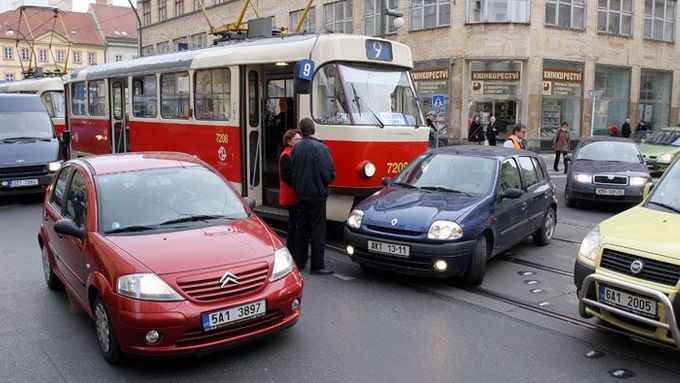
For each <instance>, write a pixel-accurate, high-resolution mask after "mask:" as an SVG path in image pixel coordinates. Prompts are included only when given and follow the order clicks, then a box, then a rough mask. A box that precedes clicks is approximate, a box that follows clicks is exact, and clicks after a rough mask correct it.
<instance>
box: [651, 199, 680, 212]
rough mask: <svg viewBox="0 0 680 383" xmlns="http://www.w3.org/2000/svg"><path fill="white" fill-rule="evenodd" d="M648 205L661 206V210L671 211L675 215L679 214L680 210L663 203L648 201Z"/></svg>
mask: <svg viewBox="0 0 680 383" xmlns="http://www.w3.org/2000/svg"><path fill="white" fill-rule="evenodd" d="M649 203H651V204H654V205H657V206H661V207H663V208H666V209H668V210H670V211H673V212H676V213H680V209H678V208H677V207H674V206H671V205H669V204H666V203H663V202H655V201H649Z"/></svg>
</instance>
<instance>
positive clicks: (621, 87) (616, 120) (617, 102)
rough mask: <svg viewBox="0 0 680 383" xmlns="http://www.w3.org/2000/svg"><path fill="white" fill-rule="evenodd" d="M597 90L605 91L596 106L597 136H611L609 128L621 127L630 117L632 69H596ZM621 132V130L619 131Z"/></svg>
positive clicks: (598, 67) (595, 126)
mask: <svg viewBox="0 0 680 383" xmlns="http://www.w3.org/2000/svg"><path fill="white" fill-rule="evenodd" d="M595 89H602V90H603V91H604V93H603V95H602V98H601V99H600V101H598V102H597V103H596V104H595V125H594V127H593V133H594V134H595V135H609V134H610V132H609V127H610V126H612V125H616V126H617V127H620V126H621V124H623V121H624V120H625V119H626V118H627V117H628V103H629V101H630V69H628V68H616V67H606V66H596V67H595ZM619 131H620V129H619Z"/></svg>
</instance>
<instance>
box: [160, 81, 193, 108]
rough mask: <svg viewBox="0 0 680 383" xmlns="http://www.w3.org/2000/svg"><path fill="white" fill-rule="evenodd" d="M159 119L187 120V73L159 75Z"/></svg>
mask: <svg viewBox="0 0 680 383" xmlns="http://www.w3.org/2000/svg"><path fill="white" fill-rule="evenodd" d="M161 117H163V118H177V119H188V118H189V73H188V72H179V73H165V74H162V75H161Z"/></svg>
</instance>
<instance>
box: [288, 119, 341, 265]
mask: <svg viewBox="0 0 680 383" xmlns="http://www.w3.org/2000/svg"><path fill="white" fill-rule="evenodd" d="M300 133H302V141H300V142H299V143H298V144H296V145H295V146H294V147H293V152H292V155H291V161H292V168H293V188H294V189H295V193H296V194H297V197H298V206H297V229H296V232H295V247H296V249H295V254H294V255H293V258H294V259H295V263H296V264H297V266H298V269H300V270H304V268H305V264H306V263H307V244H308V243H309V240H310V238H311V240H312V264H311V267H310V269H311V270H310V271H311V273H312V274H332V273H333V270H329V269H327V268H326V267H325V265H324V242H325V241H326V200H327V199H328V196H329V195H330V188H329V186H328V185H330V184H331V183H332V182H333V181H335V165H333V158H332V157H331V152H330V150H329V149H328V146H326V144H324V143H323V142H321V141H319V140H318V139H316V138H314V137H313V136H314V133H315V129H314V122H312V120H311V119H309V118H305V119H303V120H302V121H300Z"/></svg>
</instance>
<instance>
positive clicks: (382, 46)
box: [366, 40, 392, 61]
mask: <svg viewBox="0 0 680 383" xmlns="http://www.w3.org/2000/svg"><path fill="white" fill-rule="evenodd" d="M366 57H368V59H369V60H376V61H392V44H391V43H389V42H387V41H380V40H366Z"/></svg>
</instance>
